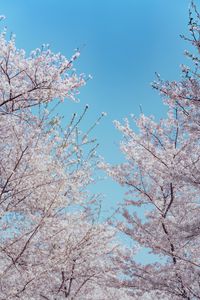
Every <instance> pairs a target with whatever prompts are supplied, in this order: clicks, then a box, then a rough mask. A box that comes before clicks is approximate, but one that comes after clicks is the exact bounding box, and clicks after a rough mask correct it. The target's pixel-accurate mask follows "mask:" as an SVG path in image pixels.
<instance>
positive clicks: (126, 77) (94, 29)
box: [0, 0, 190, 210]
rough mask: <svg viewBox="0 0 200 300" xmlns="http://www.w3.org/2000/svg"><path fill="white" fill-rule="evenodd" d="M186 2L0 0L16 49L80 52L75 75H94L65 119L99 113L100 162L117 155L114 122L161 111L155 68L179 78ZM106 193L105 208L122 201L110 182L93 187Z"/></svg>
mask: <svg viewBox="0 0 200 300" xmlns="http://www.w3.org/2000/svg"><path fill="white" fill-rule="evenodd" d="M189 3H190V1H189V0H13V1H12V0H1V2H0V14H4V15H5V16H6V18H7V19H6V21H5V24H6V25H7V27H8V32H9V33H10V32H14V33H15V34H16V43H17V47H19V48H24V49H25V50H26V51H27V52H29V51H30V50H32V49H34V48H37V47H40V46H41V45H42V44H43V43H48V44H50V46H51V49H52V50H53V51H56V52H61V53H62V54H64V55H66V56H67V57H70V56H71V55H72V54H73V51H74V49H75V48H77V47H79V48H80V49H81V56H80V59H79V60H78V61H77V62H76V66H75V67H76V68H77V71H78V72H81V73H82V72H83V73H85V74H86V75H88V74H91V75H92V76H93V80H91V81H89V82H88V84H87V85H86V86H85V87H83V88H82V90H81V94H80V97H79V98H80V103H79V104H76V103H70V102H65V104H63V106H62V114H64V115H65V117H66V120H68V119H69V118H70V116H71V114H72V112H78V113H80V112H81V111H83V109H84V107H85V105H86V104H89V107H90V109H89V112H88V115H87V117H86V118H85V121H84V122H85V126H89V125H90V124H92V123H93V122H94V121H95V120H96V118H97V116H98V115H99V114H100V113H101V112H102V111H104V112H107V113H108V116H107V117H106V119H104V120H103V121H102V122H101V124H100V125H99V126H98V128H96V129H95V132H94V133H93V134H94V135H95V136H96V137H97V138H98V140H99V142H100V147H99V154H100V155H102V156H103V157H104V158H105V160H106V161H108V162H111V163H116V162H119V161H121V160H122V157H121V155H120V152H119V150H118V146H117V145H118V143H119V140H120V134H119V133H118V132H117V131H116V129H115V128H114V126H113V124H112V121H113V120H114V119H117V120H122V119H123V118H124V117H126V116H128V115H130V114H131V113H134V114H136V115H137V114H139V112H140V109H139V105H140V104H141V105H142V109H143V112H144V113H145V114H155V115H156V116H157V118H159V117H161V116H163V115H164V113H165V109H164V107H163V105H162V102H161V99H160V97H159V96H158V95H157V93H156V92H155V91H153V90H152V89H151V86H150V83H151V82H152V81H153V80H154V78H155V77H154V73H155V71H157V72H159V73H160V74H161V77H162V78H164V79H169V80H173V79H179V77H180V72H179V66H180V64H181V63H183V62H185V58H184V57H183V51H184V50H185V49H187V48H188V45H187V44H186V42H185V41H183V40H181V39H180V37H179V34H181V33H187V23H188V7H189ZM95 190H96V191H97V192H101V193H103V194H105V195H106V196H105V199H104V209H106V210H107V209H108V207H110V206H111V205H115V203H117V202H119V201H121V200H122V197H123V191H122V189H121V188H120V187H118V186H117V185H116V184H114V183H112V182H111V180H107V181H104V182H101V183H99V184H97V186H96V187H95Z"/></svg>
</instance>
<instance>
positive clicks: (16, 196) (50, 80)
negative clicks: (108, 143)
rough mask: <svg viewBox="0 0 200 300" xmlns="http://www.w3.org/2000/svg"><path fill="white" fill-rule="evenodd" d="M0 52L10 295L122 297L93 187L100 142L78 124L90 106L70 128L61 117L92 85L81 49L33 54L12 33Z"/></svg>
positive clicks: (6, 295) (5, 275) (2, 212)
mask: <svg viewBox="0 0 200 300" xmlns="http://www.w3.org/2000/svg"><path fill="white" fill-rule="evenodd" d="M0 46H1V47H0V79H1V80H0V136H1V139H0V216H1V218H0V232H1V237H0V299H2V300H3V299H6V300H7V299H24V300H25V299H65V298H67V299H71V300H72V299H81V300H84V299H85V300H86V299H87V300H89V299H99V300H100V299H106V298H107V299H109V297H110V296H108V295H109V294H110V295H112V294H113V295H114V293H115V294H118V295H117V296H116V297H115V299H121V296H120V293H121V295H122V292H120V293H116V291H115V289H114V288H112V287H110V282H111V278H113V276H114V277H115V276H116V275H115V274H116V270H115V269H114V266H113V263H112V261H111V259H110V257H111V255H113V253H114V252H115V248H116V247H117V243H116V242H114V240H115V230H113V229H112V228H111V227H110V226H108V224H107V223H106V222H105V223H103V224H100V223H99V222H98V213H99V207H98V197H97V196H96V195H90V193H89V192H88V189H87V187H88V185H89V184H91V183H92V182H93V181H94V179H93V172H94V169H95V166H96V163H97V157H96V154H95V149H96V146H97V145H96V140H95V139H92V138H90V137H89V133H90V131H91V129H89V130H88V131H87V132H86V133H84V132H81V131H80V129H79V128H78V126H79V123H80V121H81V120H82V118H83V117H84V115H85V113H86V111H87V109H88V107H87V106H86V108H85V110H84V112H83V114H82V115H81V116H80V117H78V116H76V115H75V114H74V115H73V116H72V119H71V121H70V122H69V124H68V126H66V127H65V128H64V127H63V126H62V122H61V119H60V117H58V116H56V115H55V112H54V107H55V106H57V105H58V104H59V103H60V102H62V101H64V99H65V98H70V99H72V100H73V101H75V100H76V99H77V93H78V92H79V88H80V87H81V86H82V85H84V84H85V80H84V77H83V75H81V76H79V75H77V74H76V71H75V69H74V68H73V62H74V60H75V59H76V58H77V57H78V56H79V52H76V53H75V54H74V55H73V56H72V58H71V59H69V60H67V59H66V58H65V57H64V56H62V55H61V54H54V53H52V52H51V51H50V49H49V48H48V47H46V46H44V47H43V48H42V49H36V50H35V51H33V52H32V53H31V54H30V56H26V54H25V52H24V50H18V49H17V48H16V46H15V38H14V37H13V36H12V38H11V39H10V40H7V39H6V32H5V31H3V32H2V33H1V35H0ZM102 116H103V114H102ZM102 116H101V117H102ZM101 117H100V118H101ZM92 128H93V126H92ZM106 295H107V296H106ZM123 295H124V296H123V297H124V298H125V293H123ZM117 297H118V298H117ZM127 297H128V296H127ZM127 299H128V298H127Z"/></svg>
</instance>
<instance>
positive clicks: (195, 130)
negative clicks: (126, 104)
mask: <svg viewBox="0 0 200 300" xmlns="http://www.w3.org/2000/svg"><path fill="white" fill-rule="evenodd" d="M199 22H200V15H199V13H198V11H197V8H196V6H195V5H194V3H192V6H191V11H190V20H189V30H190V33H191V38H187V37H184V39H186V40H189V41H190V42H191V43H192V44H193V46H195V49H196V52H195V54H190V53H189V52H186V55H187V56H189V58H191V59H192V62H193V64H194V67H190V68H189V67H186V66H182V80H181V81H180V82H176V81H174V82H163V81H162V80H161V79H160V78H158V81H157V82H155V83H154V87H155V88H156V89H158V90H159V91H160V92H161V94H162V96H163V97H164V103H165V104H166V105H168V115H167V118H166V119H161V120H160V121H159V122H156V121H155V120H154V118H153V117H146V116H144V115H143V114H142V115H141V116H140V117H139V118H138V119H137V118H135V117H134V116H132V119H133V121H134V122H135V124H136V126H137V130H134V129H132V128H131V125H130V124H129V120H128V119H126V120H125V123H124V124H121V123H120V122H117V121H116V122H115V126H116V127H117V129H118V130H119V131H120V132H121V133H122V134H123V141H122V143H121V151H122V152H123V153H124V155H125V158H126V163H123V164H120V165H117V166H113V167H112V166H109V165H106V164H105V165H103V167H104V168H105V169H106V170H107V172H108V174H109V175H110V176H112V177H113V178H114V179H115V180H116V181H117V182H119V183H120V184H121V185H122V186H126V187H127V188H128V192H127V197H126V200H125V202H124V205H123V211H122V215H123V221H121V222H117V227H118V228H119V230H121V231H122V232H123V233H125V234H126V235H127V236H129V237H130V238H131V239H132V240H133V243H134V244H135V248H137V247H145V248H147V249H149V251H150V253H152V254H154V255H155V256H154V258H155V262H154V263H149V264H147V265H145V264H142V263H138V262H137V261H136V259H135V257H134V253H132V252H130V253H129V254H126V255H125V254H121V255H119V256H118V257H116V260H115V263H116V265H118V266H119V269H120V270H121V271H122V274H123V275H122V277H121V280H119V281H118V283H117V284H118V285H119V286H126V287H127V289H128V290H129V291H130V293H131V294H132V295H133V297H134V299H142V297H143V295H145V294H149V297H150V299H174V300H175V299H176V300H178V299H188V300H189V299H190V300H191V299H200V251H199V247H200V222H199V215H200V199H199V191H200V185H199V184H200V143H199V141H200V114H199V103H200V82H199V76H200V75H199V63H200V59H199V53H200V50H199V49H200V47H199V45H200V41H199V36H200V26H199ZM156 257H157V259H156Z"/></svg>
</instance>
